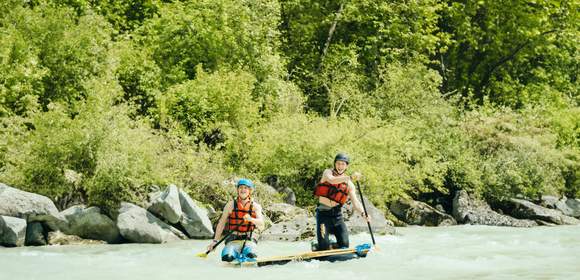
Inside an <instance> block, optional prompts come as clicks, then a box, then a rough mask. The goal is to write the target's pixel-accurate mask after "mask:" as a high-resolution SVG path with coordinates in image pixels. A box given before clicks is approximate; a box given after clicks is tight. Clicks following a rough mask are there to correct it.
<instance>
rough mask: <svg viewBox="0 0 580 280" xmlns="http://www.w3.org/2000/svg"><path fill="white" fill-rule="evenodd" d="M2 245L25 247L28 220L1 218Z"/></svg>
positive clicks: (0, 236)
mask: <svg viewBox="0 0 580 280" xmlns="http://www.w3.org/2000/svg"><path fill="white" fill-rule="evenodd" d="M0 233H1V234H0V245H2V246H6V247H18V246H23V245H24V241H25V238H26V220H24V219H20V218H15V217H8V216H0Z"/></svg>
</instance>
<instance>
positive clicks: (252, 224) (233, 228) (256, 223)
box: [207, 179, 264, 262]
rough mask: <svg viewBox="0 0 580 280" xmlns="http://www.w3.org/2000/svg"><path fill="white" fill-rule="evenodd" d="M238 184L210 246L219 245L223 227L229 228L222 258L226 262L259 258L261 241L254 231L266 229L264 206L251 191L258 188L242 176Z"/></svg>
mask: <svg viewBox="0 0 580 280" xmlns="http://www.w3.org/2000/svg"><path fill="white" fill-rule="evenodd" d="M236 186H237V190H238V197H237V198H236V199H234V200H233V201H230V202H228V203H227V204H226V206H225V207H224V211H223V214H222V216H221V218H220V220H219V222H218V225H217V227H216V230H215V236H214V239H213V240H212V243H211V244H210V245H209V246H208V248H207V249H208V251H209V250H212V249H213V247H214V246H216V244H217V243H218V240H220V239H221V236H222V233H223V232H224V229H227V230H228V231H230V232H231V234H230V235H229V236H228V237H227V238H226V240H225V243H226V245H225V247H224V249H223V250H222V261H225V262H231V261H233V260H234V259H236V258H240V257H243V258H248V259H254V258H256V257H257V251H256V245H257V243H258V242H257V240H256V239H255V238H253V237H252V233H253V231H254V229H255V228H256V227H257V228H258V229H259V230H262V229H263V228H264V216H263V215H262V206H260V204H258V203H257V202H255V201H254V200H253V199H252V193H253V192H254V190H255V188H256V187H255V186H254V183H252V181H251V180H249V179H240V180H239V181H238V183H237V184H236ZM242 247H243V248H242Z"/></svg>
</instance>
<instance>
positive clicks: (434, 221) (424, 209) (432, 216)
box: [389, 199, 457, 226]
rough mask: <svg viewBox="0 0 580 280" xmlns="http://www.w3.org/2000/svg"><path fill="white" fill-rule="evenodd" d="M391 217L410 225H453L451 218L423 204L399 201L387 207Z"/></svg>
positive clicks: (453, 221) (454, 222)
mask: <svg viewBox="0 0 580 280" xmlns="http://www.w3.org/2000/svg"><path fill="white" fill-rule="evenodd" d="M389 209H390V210H391V212H392V213H393V215H395V216H396V217H397V218H398V219H400V220H402V221H404V222H405V223H407V224H410V225H424V226H439V225H441V226H443V225H455V224H457V222H456V221H455V219H453V217H452V216H450V215H448V214H446V213H443V212H441V211H439V210H437V209H435V208H433V207H431V206H429V205H427V204H425V203H423V202H419V201H413V200H404V199H399V200H397V201H395V202H393V203H391V206H390V207H389Z"/></svg>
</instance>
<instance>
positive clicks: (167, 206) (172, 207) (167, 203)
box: [147, 185, 182, 224]
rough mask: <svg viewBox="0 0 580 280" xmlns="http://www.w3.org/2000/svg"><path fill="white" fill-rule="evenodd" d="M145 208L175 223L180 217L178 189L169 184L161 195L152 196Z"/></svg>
mask: <svg viewBox="0 0 580 280" xmlns="http://www.w3.org/2000/svg"><path fill="white" fill-rule="evenodd" d="M152 198H154V200H152V201H151V204H150V205H149V207H147V210H149V212H151V213H153V214H155V215H157V216H158V217H161V218H163V219H165V220H166V221H168V222H170V223H172V224H176V223H177V222H179V220H180V218H181V214H182V211H181V205H180V204H179V190H178V189H177V186H175V185H169V186H168V187H167V189H165V191H164V192H163V193H161V195H157V196H153V197H152Z"/></svg>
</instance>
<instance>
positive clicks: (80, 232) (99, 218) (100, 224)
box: [61, 205, 122, 243]
mask: <svg viewBox="0 0 580 280" xmlns="http://www.w3.org/2000/svg"><path fill="white" fill-rule="evenodd" d="M61 214H62V215H63V216H64V217H65V218H66V220H67V221H68V225H69V226H68V228H67V229H66V230H65V231H64V233H66V234H71V235H76V236H79V237H81V238H84V239H95V240H102V241H106V242H107V243H119V242H120V241H121V240H122V237H121V234H120V232H119V229H118V228H117V225H116V224H115V222H114V221H113V220H111V218H109V217H107V216H105V215H103V214H101V209H99V208H98V207H94V206H93V207H89V208H86V207H85V206H84V205H75V206H72V207H70V208H68V209H66V210H64V211H62V212H61Z"/></svg>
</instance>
